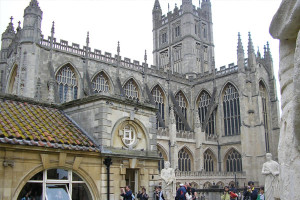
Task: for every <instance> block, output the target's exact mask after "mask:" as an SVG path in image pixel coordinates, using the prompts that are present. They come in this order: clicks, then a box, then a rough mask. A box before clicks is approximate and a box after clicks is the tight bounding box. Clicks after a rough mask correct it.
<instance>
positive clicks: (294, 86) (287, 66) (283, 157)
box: [270, 0, 300, 200]
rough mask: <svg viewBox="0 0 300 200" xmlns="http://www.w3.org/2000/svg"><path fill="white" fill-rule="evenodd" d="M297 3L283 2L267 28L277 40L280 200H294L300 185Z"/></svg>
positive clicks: (299, 10) (299, 5)
mask: <svg viewBox="0 0 300 200" xmlns="http://www.w3.org/2000/svg"><path fill="white" fill-rule="evenodd" d="M299 30H300V0H295V1H289V0H283V1H282V3H281V6H280V8H279V9H278V11H277V13H276V14H275V16H274V18H273V21H272V23H271V26H270V33H271V35H272V36H273V37H274V38H277V39H280V86H281V95H282V96H281V98H282V118H281V130H280V139H279V145H278V158H279V163H280V167H281V173H280V186H281V196H280V198H281V199H282V200H285V199H286V200H287V199H298V198H299V189H298V186H299V184H300V171H299V166H300V148H299V147H300V134H299V130H300V119H299V112H300V100H299V99H300V89H299V88H300V81H299V79H300V78H299V76H300V64H299V63H300V62H299V60H300V58H299V57H300V31H299Z"/></svg>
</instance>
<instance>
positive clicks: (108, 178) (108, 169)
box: [103, 157, 112, 200]
mask: <svg viewBox="0 0 300 200" xmlns="http://www.w3.org/2000/svg"><path fill="white" fill-rule="evenodd" d="M103 164H104V165H105V166H106V173H107V200H109V188H110V186H109V181H110V177H109V175H110V172H109V171H110V165H111V164H112V162H111V158H110V157H107V158H105V159H104V161H103Z"/></svg>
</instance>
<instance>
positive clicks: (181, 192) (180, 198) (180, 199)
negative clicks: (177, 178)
mask: <svg viewBox="0 0 300 200" xmlns="http://www.w3.org/2000/svg"><path fill="white" fill-rule="evenodd" d="M179 186H180V187H179V188H178V190H177V191H176V197H175V199H177V200H185V194H186V189H185V186H184V184H182V183H181V184H180V185H179Z"/></svg>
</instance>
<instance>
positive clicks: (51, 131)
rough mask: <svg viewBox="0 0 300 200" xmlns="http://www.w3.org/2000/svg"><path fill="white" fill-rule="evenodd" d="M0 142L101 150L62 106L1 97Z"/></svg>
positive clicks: (80, 149) (93, 150)
mask: <svg viewBox="0 0 300 200" xmlns="http://www.w3.org/2000/svg"><path fill="white" fill-rule="evenodd" d="M0 143H7V144H19V145H29V146H40V147H48V148H59V149H68V150H79V151H92V152H99V148H98V147H97V145H96V144H95V143H94V142H93V141H92V140H91V139H90V138H89V137H88V136H87V135H86V134H85V133H84V132H83V131H82V130H81V129H80V128H79V127H77V125H76V124H74V123H73V122H72V121H71V120H70V119H69V118H68V117H67V116H66V115H65V114H64V113H63V112H62V111H60V110H59V109H57V108H51V107H47V106H42V105H35V104H34V103H28V102H21V101H18V100H7V99H0Z"/></svg>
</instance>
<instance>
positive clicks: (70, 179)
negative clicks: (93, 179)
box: [18, 168, 95, 200]
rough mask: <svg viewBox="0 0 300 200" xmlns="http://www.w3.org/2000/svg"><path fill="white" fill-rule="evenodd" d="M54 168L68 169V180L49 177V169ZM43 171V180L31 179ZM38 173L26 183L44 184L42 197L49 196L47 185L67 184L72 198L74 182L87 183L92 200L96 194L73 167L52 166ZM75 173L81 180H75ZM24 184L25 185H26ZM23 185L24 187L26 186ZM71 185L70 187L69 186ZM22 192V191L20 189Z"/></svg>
mask: <svg viewBox="0 0 300 200" xmlns="http://www.w3.org/2000/svg"><path fill="white" fill-rule="evenodd" d="M53 169H56V170H57V169H60V170H65V171H67V173H68V179H66V180H59V179H49V178H48V177H47V176H48V170H53ZM40 172H42V173H43V179H42V180H31V179H32V178H33V177H34V176H35V175H36V174H38V173H40ZM40 172H38V173H36V174H35V175H33V176H32V177H31V179H29V180H28V181H27V182H26V183H25V185H26V184H27V183H39V184H42V195H41V196H42V199H48V198H47V194H46V193H47V192H46V191H47V190H46V189H47V185H66V188H67V191H68V194H69V197H70V200H71V199H72V192H73V187H72V184H85V185H86V187H87V189H88V192H89V193H90V195H91V198H92V200H94V199H95V198H94V195H93V193H92V190H91V188H90V186H89V184H88V183H87V182H86V181H84V179H83V178H82V177H81V176H80V175H79V174H77V173H76V172H74V171H73V170H72V169H64V168H50V169H46V170H43V171H40ZM73 173H75V174H76V175H77V176H78V177H79V178H80V179H81V181H73ZM25 185H24V186H25ZM24 186H23V188H24ZM68 186H69V187H68ZM22 190H23V189H22ZM20 193H21V191H20ZM20 193H19V194H18V196H19V195H20Z"/></svg>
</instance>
